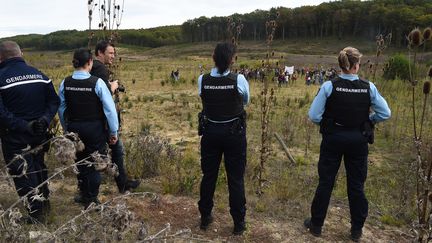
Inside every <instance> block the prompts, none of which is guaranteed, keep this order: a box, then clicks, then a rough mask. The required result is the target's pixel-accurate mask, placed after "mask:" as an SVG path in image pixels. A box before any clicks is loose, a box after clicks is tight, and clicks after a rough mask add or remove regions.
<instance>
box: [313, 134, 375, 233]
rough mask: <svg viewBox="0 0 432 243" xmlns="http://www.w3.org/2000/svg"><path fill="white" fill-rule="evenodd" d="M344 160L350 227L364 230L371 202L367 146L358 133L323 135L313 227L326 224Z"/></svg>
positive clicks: (314, 200) (364, 138) (364, 139)
mask: <svg viewBox="0 0 432 243" xmlns="http://www.w3.org/2000/svg"><path fill="white" fill-rule="evenodd" d="M342 157H343V158H344V164H345V170H346V178H347V190H348V200H349V206H350V214H351V228H352V229H361V228H362V227H363V225H364V222H365V220H366V217H367V215H368V201H367V199H366V196H365V193H364V183H365V181H366V177H367V157H368V144H367V140H366V137H364V136H363V135H362V134H361V132H360V131H359V130H344V131H337V132H334V133H331V134H323V136H322V142H321V150H320V157H319V161H318V174H319V184H318V187H317V189H316V192H315V197H314V199H313V201H312V207H311V213H312V224H313V225H316V226H322V225H323V224H324V219H325V217H326V214H327V209H328V205H329V202H330V196H331V193H332V191H333V186H334V183H335V179H336V175H337V172H338V170H339V167H340V164H341V160H342Z"/></svg>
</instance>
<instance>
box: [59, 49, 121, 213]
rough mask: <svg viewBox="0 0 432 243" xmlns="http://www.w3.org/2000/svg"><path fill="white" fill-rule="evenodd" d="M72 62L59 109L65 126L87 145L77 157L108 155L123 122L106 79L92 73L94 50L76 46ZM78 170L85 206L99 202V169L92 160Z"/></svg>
mask: <svg viewBox="0 0 432 243" xmlns="http://www.w3.org/2000/svg"><path fill="white" fill-rule="evenodd" d="M72 63H73V67H74V68H75V71H74V72H73V74H72V76H69V77H67V78H65V79H64V80H63V82H62V83H61V84H60V88H59V96H60V107H59V112H58V113H59V117H60V122H61V124H62V126H63V130H64V131H68V132H75V133H77V134H78V135H79V137H80V139H81V140H82V141H83V143H84V145H85V149H84V151H81V152H78V153H77V161H81V160H83V159H84V158H86V157H88V156H89V155H90V154H92V153H93V152H95V151H97V152H99V153H100V154H102V155H106V154H107V149H108V147H107V141H109V143H110V144H115V143H116V142H117V140H118V138H117V131H118V127H119V125H118V119H117V112H116V109H115V105H114V101H113V99H112V97H111V93H110V91H109V90H108V87H107V85H106V84H105V83H104V81H103V80H102V79H100V78H98V77H95V76H91V75H90V70H91V69H92V66H93V56H92V53H91V51H90V50H88V49H86V48H80V49H78V50H76V51H75V52H74V55H73V61H72ZM87 160H90V161H91V159H87ZM78 170H79V174H78V176H77V178H78V187H79V190H80V193H81V195H82V201H81V203H82V204H83V205H84V207H85V208H87V207H88V206H89V205H90V204H91V203H96V204H97V203H99V200H98V198H97V196H98V193H99V186H100V183H101V177H100V174H99V172H98V171H96V169H95V167H94V166H89V165H88V164H81V165H78Z"/></svg>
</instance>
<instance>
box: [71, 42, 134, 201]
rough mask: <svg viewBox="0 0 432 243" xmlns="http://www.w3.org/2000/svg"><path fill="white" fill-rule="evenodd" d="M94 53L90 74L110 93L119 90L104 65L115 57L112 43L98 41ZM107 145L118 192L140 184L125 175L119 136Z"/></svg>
mask: <svg viewBox="0 0 432 243" xmlns="http://www.w3.org/2000/svg"><path fill="white" fill-rule="evenodd" d="M95 55H96V59H95V60H94V62H93V67H92V69H91V71H90V74H91V75H93V76H96V77H99V78H101V79H102V80H103V81H104V82H105V84H106V85H107V87H108V88H109V90H110V91H111V94H114V93H115V92H119V91H118V88H119V84H118V80H113V81H111V82H109V80H110V71H109V69H108V68H107V66H106V65H112V64H113V61H114V57H115V47H114V45H113V44H112V43H109V42H107V41H100V42H98V43H97V44H96V48H95ZM120 112H121V111H120V109H118V108H117V113H118V114H120ZM119 125H120V126H121V119H119ZM109 147H110V149H111V158H112V161H113V163H114V164H116V165H117V168H118V170H119V175H118V176H117V177H115V182H116V184H117V188H118V190H119V192H120V193H125V192H126V191H128V190H131V189H135V188H137V187H138V186H139V184H140V181H138V180H130V179H128V177H127V173H126V168H125V166H124V147H123V142H122V141H121V139H120V137H118V139H117V142H116V143H115V144H110V145H109ZM75 201H78V202H79V201H80V198H79V196H78V197H77V198H76V200H75Z"/></svg>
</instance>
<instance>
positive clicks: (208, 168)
mask: <svg viewBox="0 0 432 243" xmlns="http://www.w3.org/2000/svg"><path fill="white" fill-rule="evenodd" d="M235 52H236V48H235V46H234V45H233V44H231V43H220V44H217V45H216V48H215V50H214V53H213V60H214V63H215V66H216V67H215V68H213V69H212V70H211V72H210V73H209V74H204V75H201V76H200V77H199V78H198V93H199V95H200V96H201V101H202V105H203V110H202V112H201V113H200V115H199V117H200V119H199V123H200V124H199V132H198V133H199V134H200V135H202V137H201V170H202V173H203V177H202V180H201V186H200V200H199V202H198V207H199V211H200V213H201V224H200V228H201V229H202V230H206V229H207V228H208V227H209V225H210V224H211V223H212V221H213V216H212V209H213V196H214V192H215V188H216V181H217V177H218V173H219V166H220V163H221V160H222V155H223V157H224V162H225V169H226V173H227V177H228V189H229V205H230V213H231V216H232V218H233V220H234V230H233V234H234V235H241V234H243V232H244V231H245V230H246V225H245V215H246V197H245V189H244V173H245V167H246V112H245V110H244V106H245V105H247V104H248V103H249V84H248V82H247V81H246V78H245V77H244V76H243V75H242V74H235V73H231V72H230V70H229V67H230V65H231V64H232V62H233V57H234V56H235Z"/></svg>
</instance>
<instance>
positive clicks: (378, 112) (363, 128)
mask: <svg viewBox="0 0 432 243" xmlns="http://www.w3.org/2000/svg"><path fill="white" fill-rule="evenodd" d="M361 57H362V54H361V53H360V52H359V51H358V50H357V49H356V48H353V47H346V48H344V49H343V50H342V51H341V52H340V53H339V57H338V61H339V66H340V68H341V69H342V72H341V74H340V75H339V76H338V77H336V78H335V79H334V80H331V81H327V82H325V83H324V84H323V85H322V86H321V89H320V90H319V92H318V94H317V96H316V97H315V99H314V101H313V102H312V105H311V108H310V110H309V118H310V119H311V121H312V122H314V123H316V124H319V125H320V132H321V134H322V142H321V148H320V157H319V161H318V175H319V184H318V187H317V189H316V192H315V196H314V199H313V201H312V207H311V216H312V217H311V218H308V219H306V220H305V222H304V225H305V226H306V227H307V228H308V229H309V232H310V233H311V234H312V235H314V236H320V235H321V230H322V226H323V224H324V219H325V217H326V214H327V209H328V205H329V202H330V196H331V193H332V190H333V186H334V182H335V179H336V175H337V172H338V170H339V167H340V164H341V160H342V157H343V159H344V164H345V170H346V176H347V189H348V200H349V206H350V214H351V232H350V233H351V234H350V236H351V239H352V240H353V241H358V240H359V239H360V238H361V236H362V228H363V225H364V222H365V220H366V217H367V215H368V201H367V199H366V196H365V193H364V183H365V181H366V177H367V161H368V159H367V158H368V142H369V143H373V130H372V129H373V125H374V124H376V123H378V122H382V121H384V120H387V119H389V118H390V115H391V112H390V108H389V107H388V105H387V102H386V101H385V100H384V98H383V97H382V96H381V94H380V93H379V92H378V90H377V88H376V87H375V85H374V84H373V83H371V82H369V81H367V80H363V79H361V78H359V76H358V74H357V73H358V71H359V69H360V58H361Z"/></svg>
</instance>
